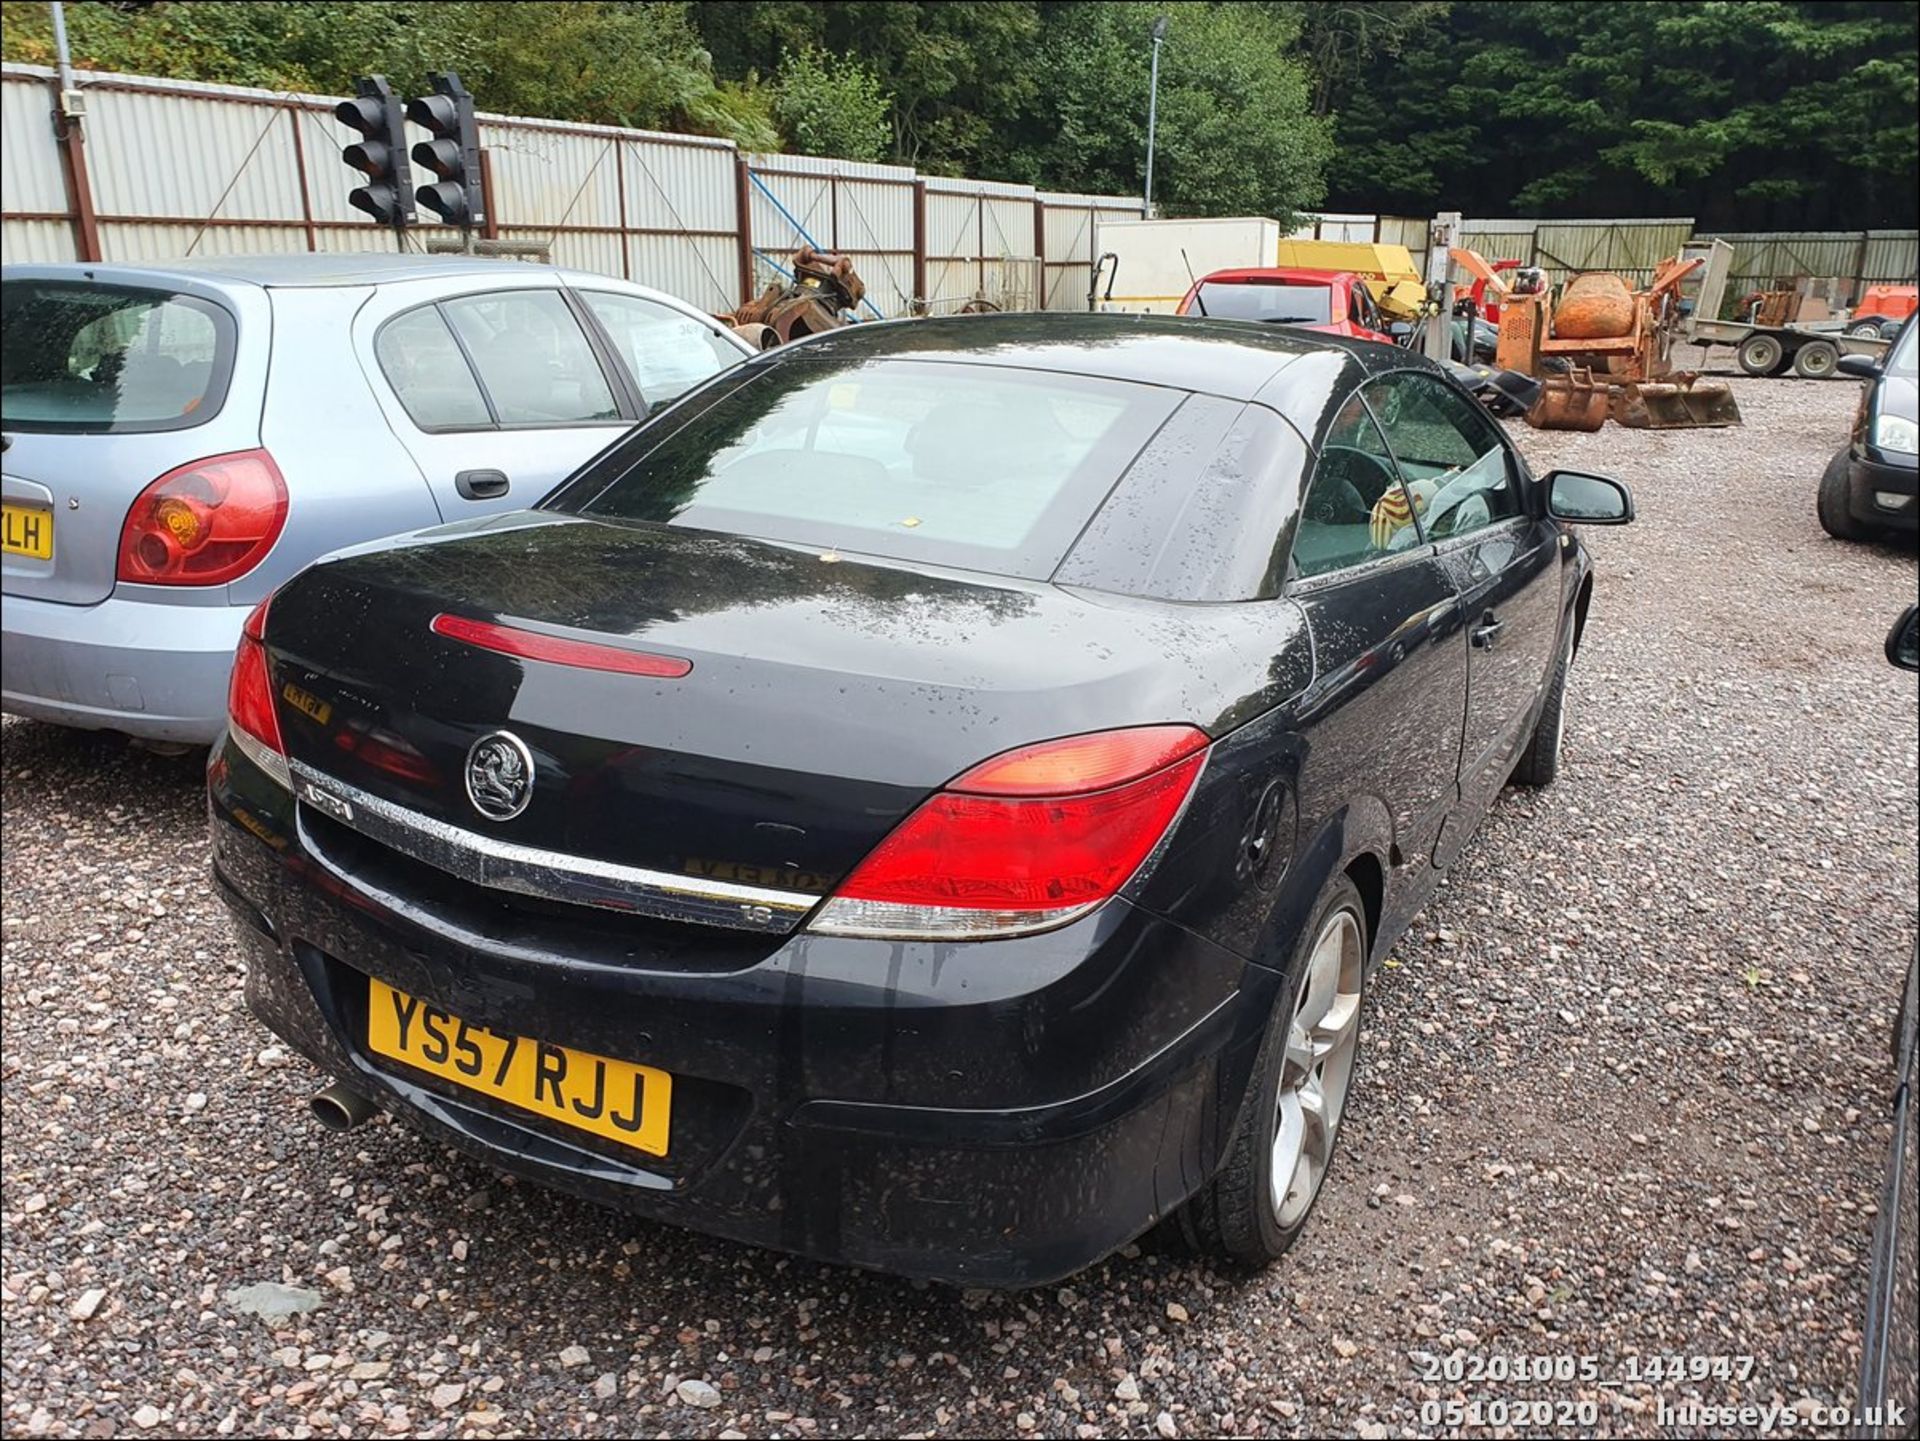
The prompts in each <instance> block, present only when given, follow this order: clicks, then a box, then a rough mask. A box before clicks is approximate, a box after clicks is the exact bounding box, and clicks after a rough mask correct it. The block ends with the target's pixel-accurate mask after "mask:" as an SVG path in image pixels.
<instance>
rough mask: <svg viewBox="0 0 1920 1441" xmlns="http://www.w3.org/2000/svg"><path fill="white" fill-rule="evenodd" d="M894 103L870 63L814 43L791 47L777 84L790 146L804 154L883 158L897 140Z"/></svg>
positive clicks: (776, 105) (777, 104) (778, 109)
mask: <svg viewBox="0 0 1920 1441" xmlns="http://www.w3.org/2000/svg"><path fill="white" fill-rule="evenodd" d="M891 104H892V101H891V98H890V97H889V96H888V94H887V92H886V91H885V90H884V89H882V88H881V85H880V82H879V81H878V80H876V79H875V78H874V76H873V72H872V71H870V70H868V69H867V68H866V66H864V65H862V64H861V63H860V62H859V61H858V60H854V59H837V60H836V59H835V58H834V57H833V56H831V55H829V54H827V53H826V52H825V51H824V50H822V49H820V48H819V47H818V46H814V45H808V46H805V47H803V48H802V49H799V50H789V51H788V52H787V54H786V58H785V59H783V60H782V61H781V62H780V72H779V74H778V76H776V77H775V79H774V84H773V115H774V119H775V120H777V121H778V122H779V124H780V130H781V133H782V134H783V135H784V136H785V137H786V140H787V148H788V149H790V150H797V151H799V152H800V153H802V154H805V155H832V156H838V157H839V158H841V159H843V160H880V159H883V158H884V157H885V156H886V154H887V150H888V148H889V144H890V142H891V141H892V139H893V129H892V126H891V125H890V124H889V123H888V114H889V110H890V107H891Z"/></svg>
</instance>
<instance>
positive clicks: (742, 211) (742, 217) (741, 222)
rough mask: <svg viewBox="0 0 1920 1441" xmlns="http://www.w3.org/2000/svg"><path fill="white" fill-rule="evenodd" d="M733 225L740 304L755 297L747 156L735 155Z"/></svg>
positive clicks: (750, 198) (750, 196)
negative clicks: (737, 255)
mask: <svg viewBox="0 0 1920 1441" xmlns="http://www.w3.org/2000/svg"><path fill="white" fill-rule="evenodd" d="M733 226H734V235H735V242H736V245H737V247H738V250H739V261H740V304H742V305H745V304H746V303H747V302H748V301H749V300H751V299H753V185H752V181H751V179H750V176H749V172H748V169H747V157H746V156H744V155H742V154H739V153H738V152H735V154H734V157H733Z"/></svg>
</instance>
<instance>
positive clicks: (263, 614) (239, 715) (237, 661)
mask: <svg viewBox="0 0 1920 1441" xmlns="http://www.w3.org/2000/svg"><path fill="white" fill-rule="evenodd" d="M271 599H272V597H268V599H267V600H263V601H261V602H260V604H258V605H256V606H255V607H254V608H253V610H252V611H251V612H249V613H248V615H247V623H246V625H245V626H244V627H242V628H241V631H240V648H239V649H238V650H236V651H235V652H234V655H233V675H232V676H231V678H229V680H228V681H227V730H228V733H229V734H231V735H232V736H233V743H234V744H235V745H237V746H239V747H240V750H241V752H242V754H244V755H245V756H246V758H247V759H248V760H250V761H252V762H253V763H254V764H255V765H257V766H259V767H260V769H261V770H263V771H265V772H266V773H267V774H268V775H270V776H272V777H273V778H274V779H275V780H277V781H279V782H280V784H281V785H283V786H285V787H286V788H287V789H288V790H292V789H293V775H292V773H291V772H290V771H289V770H288V769H287V748H286V745H285V743H283V742H282V741H281V739H280V719H279V717H278V716H276V715H275V714H274V711H273V679H272V677H271V676H270V675H268V673H267V605H268V602H269V601H270V600H271Z"/></svg>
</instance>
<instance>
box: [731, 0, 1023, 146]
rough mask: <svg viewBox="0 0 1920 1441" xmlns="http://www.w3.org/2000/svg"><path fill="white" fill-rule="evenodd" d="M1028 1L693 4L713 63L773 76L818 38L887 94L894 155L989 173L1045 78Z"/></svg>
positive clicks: (821, 46) (840, 0) (819, 43)
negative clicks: (1038, 60) (855, 63)
mask: <svg viewBox="0 0 1920 1441" xmlns="http://www.w3.org/2000/svg"><path fill="white" fill-rule="evenodd" d="M1041 8H1042V7H1041V6H1039V5H1037V4H1035V3H1033V0H968V3H965V4H957V3H918V0H827V3H823V4H800V3H797V0H740V3H733V4H707V5H700V6H697V7H696V8H695V11H694V14H693V23H694V24H695V25H696V26H698V27H699V31H700V34H701V37H702V39H703V40H704V41H705V42H706V45H707V48H708V50H709V51H710V52H711V53H712V55H713V57H714V65H715V68H716V70H717V71H718V73H720V74H722V75H728V76H741V75H745V74H748V73H752V72H759V73H761V74H771V73H773V72H774V71H775V70H776V69H777V67H778V66H779V65H780V63H781V61H782V57H783V56H785V55H786V54H787V53H789V52H793V51H804V50H806V49H807V48H809V47H817V48H819V49H822V50H824V51H826V52H828V53H829V54H833V55H840V56H846V57H849V58H851V59H854V60H857V61H859V62H860V63H861V64H862V65H863V66H864V67H865V68H866V70H867V71H868V72H869V73H871V74H872V75H873V76H874V77H875V78H876V80H877V81H878V82H879V84H880V86H881V87H882V88H883V89H884V91H885V93H886V94H887V95H888V97H889V98H890V103H889V105H888V110H887V123H888V126H889V128H890V129H891V132H892V138H891V146H890V152H891V156H892V158H893V159H895V160H898V161H900V162H901V163H903V164H907V165H917V166H919V167H920V168H921V169H922V170H926V171H930V172H933V173H946V174H969V175H985V174H990V173H991V171H992V167H994V166H995V165H996V163H997V162H998V161H999V160H1000V157H1001V155H1002V154H1003V152H1004V149H1005V146H1006V144H1007V141H1008V138H1009V134H1010V132H1011V130H1012V127H1013V126H1014V125H1015V124H1016V123H1017V121H1018V119H1019V117H1020V116H1021V115H1022V114H1023V113H1024V111H1025V109H1026V107H1027V105H1028V104H1029V102H1030V101H1031V100H1032V98H1033V96H1034V95H1035V94H1036V92H1037V90H1038V88H1039V86H1040V84H1041V79H1042V72H1041V67H1040V66H1039V65H1038V64H1037V63H1036V52H1035V46H1036V44H1037V42H1038V40H1039V37H1040V31H1041V20H1040V12H1041Z"/></svg>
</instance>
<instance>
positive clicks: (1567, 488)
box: [1546, 470, 1633, 525]
mask: <svg viewBox="0 0 1920 1441" xmlns="http://www.w3.org/2000/svg"><path fill="white" fill-rule="evenodd" d="M1546 487H1547V514H1548V515H1550V516H1552V517H1553V518H1554V519H1555V520H1565V521H1571V522H1573V523H1575V524H1577V525H1625V524H1626V523H1627V522H1628V521H1630V520H1632V519H1633V492H1632V491H1630V490H1628V489H1627V487H1626V484H1625V482H1623V481H1618V480H1614V479H1612V478H1610V477H1608V476H1604V475H1587V474H1584V473H1583V472H1581V471H1577V470H1556V471H1554V472H1552V473H1551V474H1549V475H1548V476H1547V479H1546Z"/></svg>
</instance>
